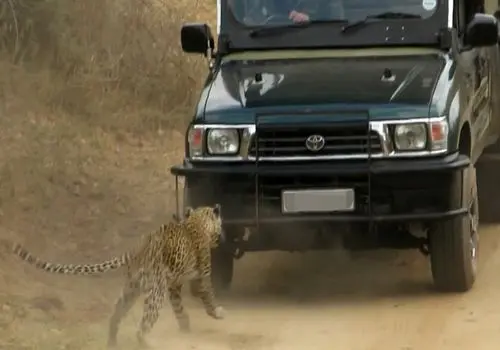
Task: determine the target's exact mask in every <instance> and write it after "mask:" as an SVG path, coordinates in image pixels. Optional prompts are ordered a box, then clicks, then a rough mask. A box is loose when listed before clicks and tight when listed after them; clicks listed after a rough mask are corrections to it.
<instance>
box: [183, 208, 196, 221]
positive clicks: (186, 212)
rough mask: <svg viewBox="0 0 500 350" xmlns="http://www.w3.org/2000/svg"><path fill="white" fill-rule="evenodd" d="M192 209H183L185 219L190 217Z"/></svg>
mask: <svg viewBox="0 0 500 350" xmlns="http://www.w3.org/2000/svg"><path fill="white" fill-rule="evenodd" d="M193 210H194V209H193V208H191V207H186V209H184V217H185V218H186V219H187V218H188V217H190V216H191V214H192V213H193Z"/></svg>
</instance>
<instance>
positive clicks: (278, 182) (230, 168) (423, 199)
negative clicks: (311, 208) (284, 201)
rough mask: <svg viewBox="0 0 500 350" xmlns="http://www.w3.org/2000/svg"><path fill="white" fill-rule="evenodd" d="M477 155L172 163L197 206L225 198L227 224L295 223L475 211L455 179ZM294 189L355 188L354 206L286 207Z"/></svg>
mask: <svg viewBox="0 0 500 350" xmlns="http://www.w3.org/2000/svg"><path fill="white" fill-rule="evenodd" d="M469 164H470V159H469V158H468V157H467V156H464V155H459V154H458V153H455V154H451V155H448V156H445V157H441V158H427V159H411V160H410V159H384V160H375V159H372V160H371V161H366V160H364V161H347V160H346V161H328V162H297V163H277V162H275V163H267V162H258V163H257V162H249V163H224V164H221V163H217V164H210V163H209V164H207V163H203V164H193V163H189V162H187V161H186V162H184V164H183V165H176V166H173V167H172V168H171V173H172V174H173V175H175V176H176V177H179V176H180V177H185V178H186V181H187V183H188V187H189V193H190V197H191V198H190V201H191V205H194V206H197V205H203V204H212V203H216V202H217V203H220V204H221V205H222V208H223V212H224V220H225V223H226V224H227V225H233V224H234V225H244V226H253V225H257V224H266V223H269V224H273V223H290V222H322V221H327V222H328V221H330V222H368V221H375V222H379V221H431V220H439V219H446V218H451V217H455V216H459V215H463V214H465V213H467V208H466V207H463V206H462V203H461V202H460V203H453V202H451V200H450V198H452V197H456V196H450V191H452V190H454V189H453V188H452V187H451V184H452V183H453V182H452V179H453V177H455V176H461V173H462V170H463V169H464V168H466V167H467V166H469ZM292 188H301V189H304V188H354V190H355V199H356V208H355V210H354V212H350V213H348V214H346V213H328V214H325V213H322V214H303V213H301V214H283V213H281V191H282V190H284V189H292Z"/></svg>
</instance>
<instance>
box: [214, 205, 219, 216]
mask: <svg viewBox="0 0 500 350" xmlns="http://www.w3.org/2000/svg"><path fill="white" fill-rule="evenodd" d="M213 209H214V215H215V216H220V204H219V203H217V204H216V205H215V206H214V208H213Z"/></svg>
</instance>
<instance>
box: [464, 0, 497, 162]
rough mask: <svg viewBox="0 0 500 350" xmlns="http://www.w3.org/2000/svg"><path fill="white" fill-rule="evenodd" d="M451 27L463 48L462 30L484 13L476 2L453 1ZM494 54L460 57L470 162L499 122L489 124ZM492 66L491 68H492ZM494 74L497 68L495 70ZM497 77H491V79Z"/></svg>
mask: <svg viewBox="0 0 500 350" xmlns="http://www.w3.org/2000/svg"><path fill="white" fill-rule="evenodd" d="M454 2H455V11H454V12H455V17H454V20H455V27H456V28H457V31H458V35H459V39H460V41H461V45H460V46H462V47H466V35H465V34H466V28H467V24H468V23H469V21H470V20H471V19H472V18H473V16H474V14H475V13H477V12H484V6H481V2H480V1H479V2H478V1H474V0H473V1H471V0H455V1H454ZM497 51H498V50H497V49H496V48H494V47H482V48H474V49H466V50H465V51H464V52H462V53H461V54H460V55H461V57H460V60H459V62H460V64H461V66H462V67H460V68H461V70H463V73H464V74H463V80H462V81H461V86H460V99H461V112H462V113H466V114H468V115H469V116H470V121H471V132H472V135H471V136H472V140H471V141H472V146H473V148H472V158H473V161H475V160H476V159H477V157H479V155H480V154H481V153H482V150H483V149H484V147H485V146H486V145H487V144H488V142H489V138H490V137H491V136H492V135H494V134H495V133H491V131H492V129H493V127H494V126H496V127H499V126H498V124H499V122H500V120H498V118H495V119H496V120H493V118H492V116H493V111H494V107H495V103H496V105H498V102H500V101H498V102H497V101H496V100H497V99H495V102H494V101H493V100H492V98H491V97H492V96H491V91H492V84H493V82H494V79H492V76H493V72H492V69H493V68H494V67H492V65H493V66H494V64H495V63H496V62H495V61H494V59H495V57H497V55H498V52H497ZM492 63H493V64H492ZM496 72H498V68H497V70H496ZM496 75H497V73H495V76H496Z"/></svg>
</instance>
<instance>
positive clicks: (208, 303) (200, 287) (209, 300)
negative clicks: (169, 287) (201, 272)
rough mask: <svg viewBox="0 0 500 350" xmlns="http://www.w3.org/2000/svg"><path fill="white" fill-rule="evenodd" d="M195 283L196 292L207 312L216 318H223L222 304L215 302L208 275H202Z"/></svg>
mask: <svg viewBox="0 0 500 350" xmlns="http://www.w3.org/2000/svg"><path fill="white" fill-rule="evenodd" d="M195 284H196V285H197V294H198V295H199V297H200V299H201V301H202V302H203V306H204V307H205V311H206V312H207V314H208V315H209V316H210V317H213V318H215V319H217V320H220V319H223V318H224V316H225V310H224V308H223V307H222V306H220V305H217V304H216V301H215V295H214V289H213V286H212V279H211V278H210V275H209V276H204V277H202V278H201V279H199V280H198V281H197V282H195Z"/></svg>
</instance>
